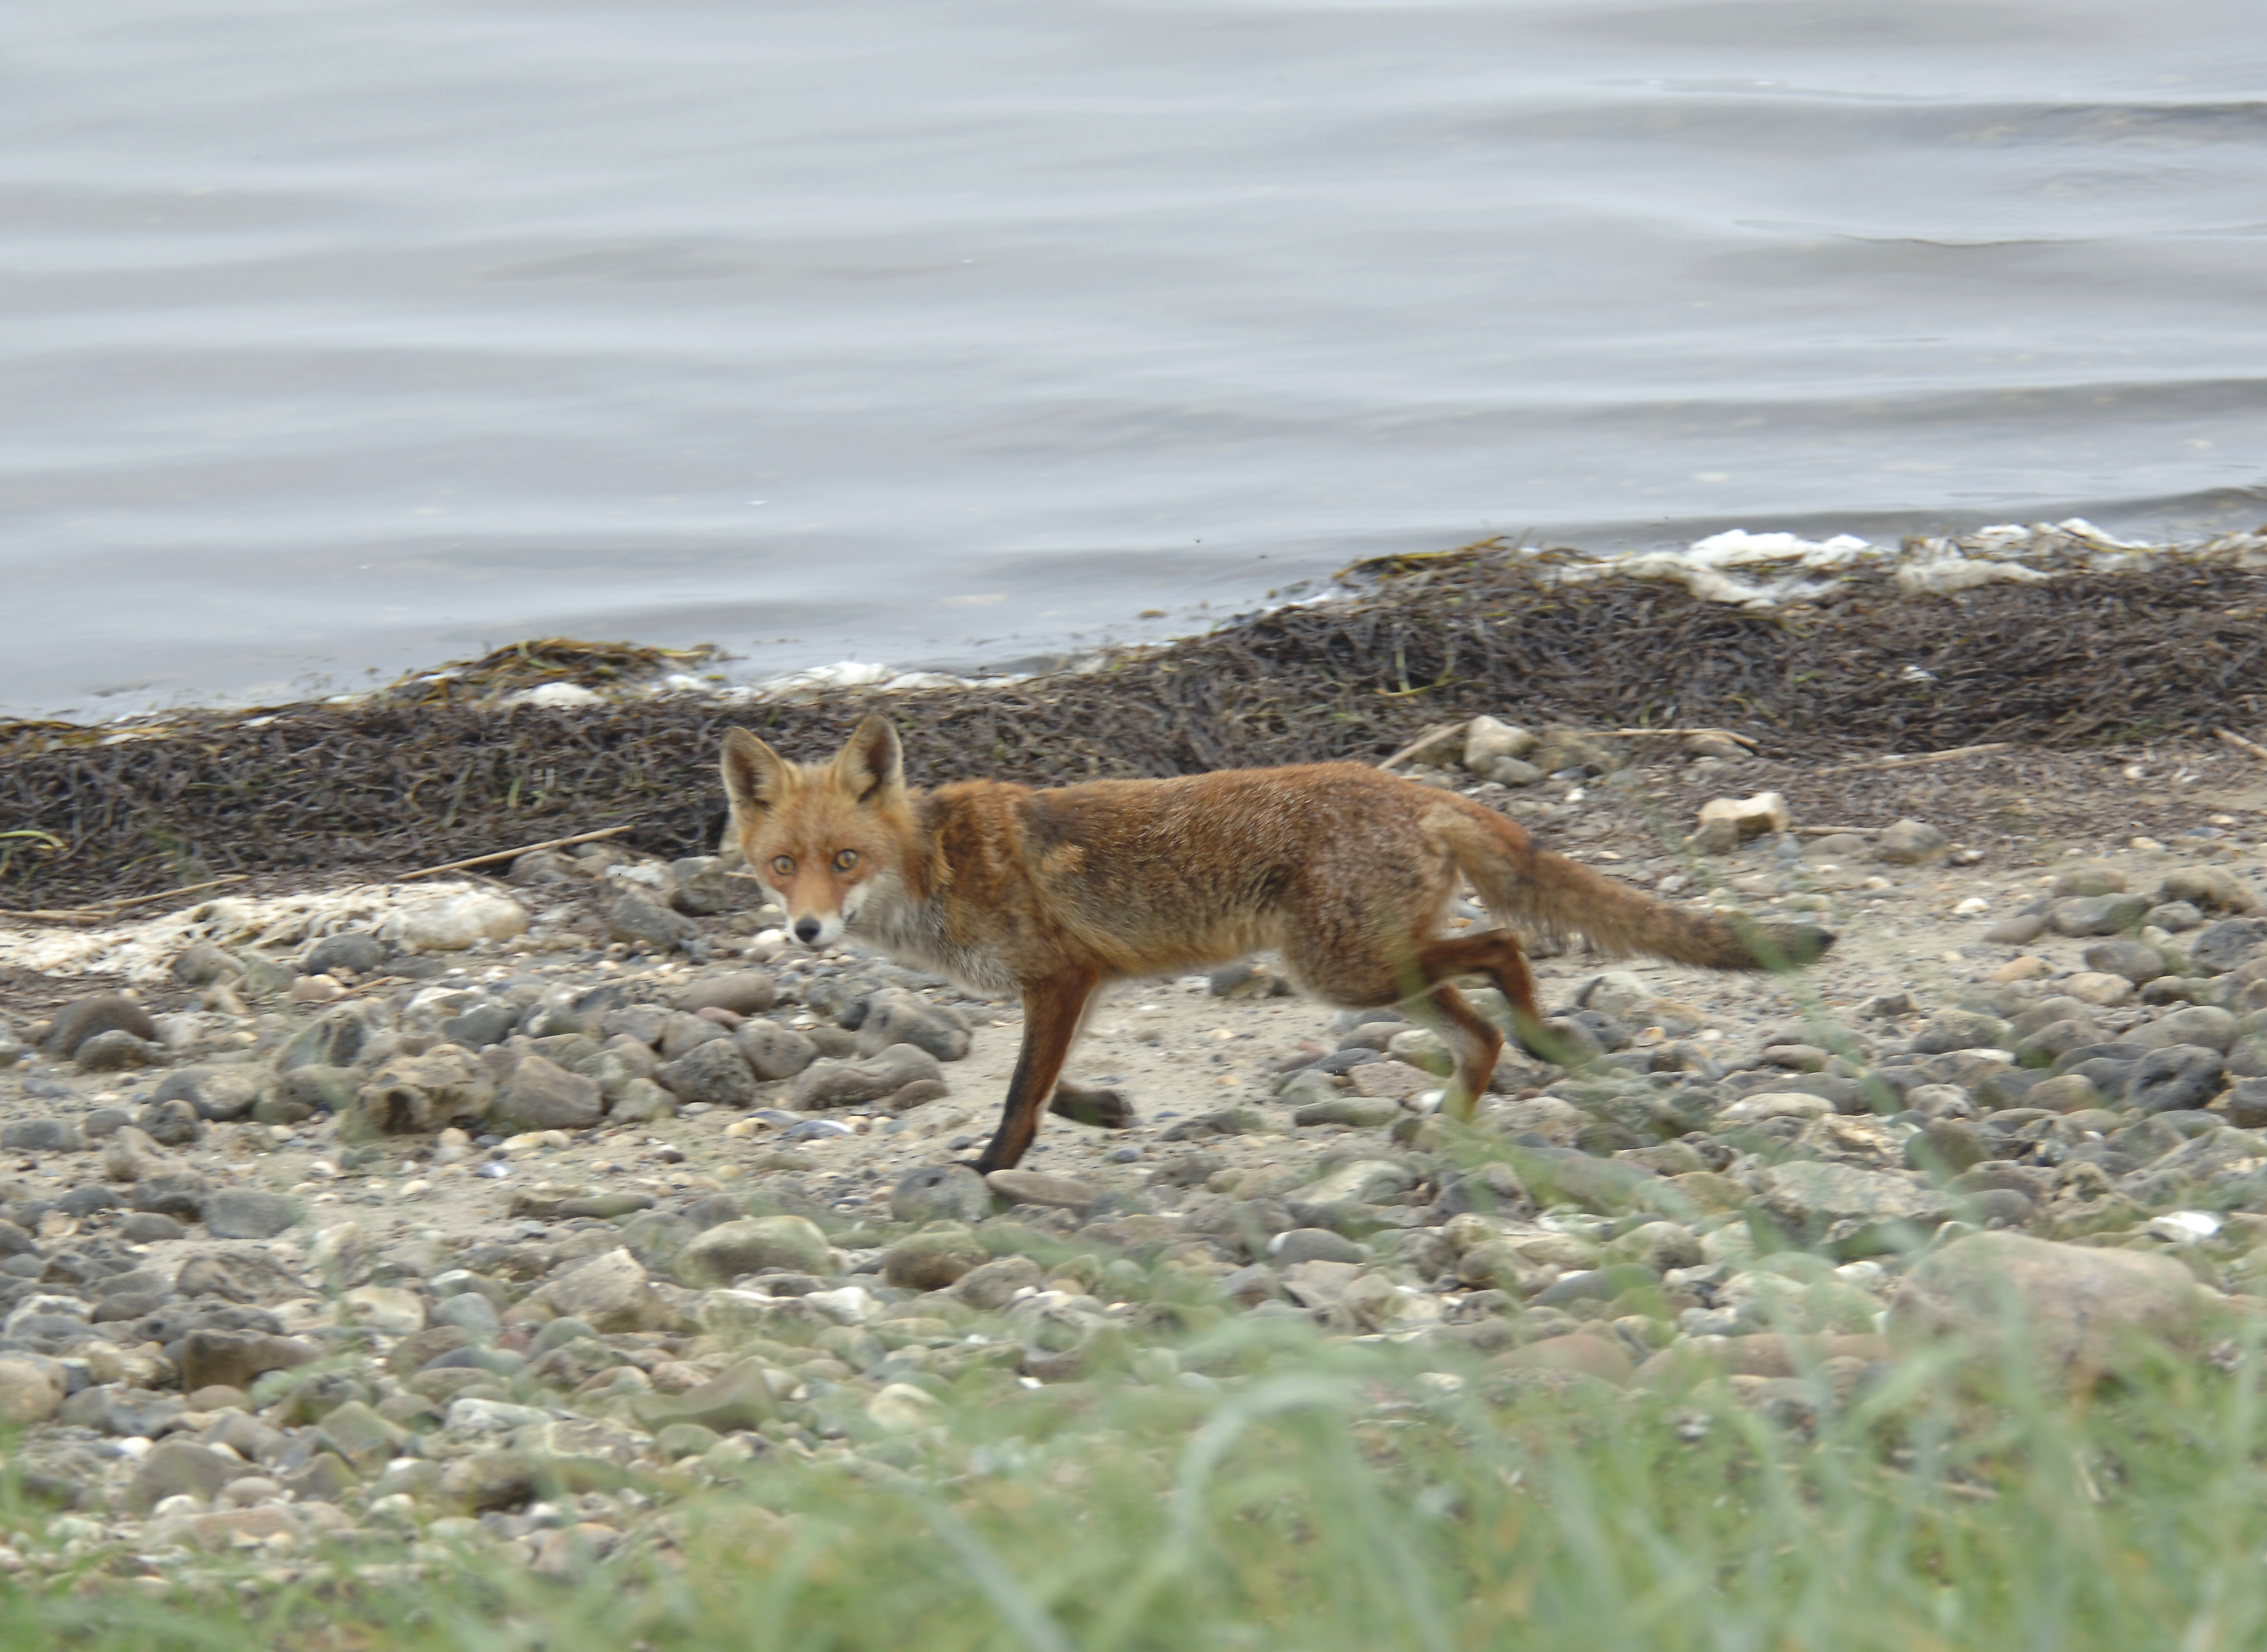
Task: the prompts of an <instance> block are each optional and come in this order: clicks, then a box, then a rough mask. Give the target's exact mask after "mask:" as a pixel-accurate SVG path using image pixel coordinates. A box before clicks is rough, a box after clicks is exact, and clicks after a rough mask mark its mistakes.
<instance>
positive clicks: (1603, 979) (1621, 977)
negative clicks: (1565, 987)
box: [1575, 969, 1654, 1018]
mask: <svg viewBox="0 0 2267 1652" xmlns="http://www.w3.org/2000/svg"><path fill="white" fill-rule="evenodd" d="M1653 999H1654V991H1653V989H1652V988H1651V987H1649V986H1647V985H1646V983H1644V982H1643V981H1641V980H1640V979H1639V978H1638V977H1637V976H1634V975H1632V974H1631V973H1630V972H1629V971H1628V970H1626V969H1609V970H1607V971H1606V973H1605V974H1603V975H1602V976H1598V977H1597V978H1596V980H1594V981H1592V982H1591V983H1589V984H1588V986H1586V987H1584V988H1583V989H1582V990H1581V992H1580V993H1579V994H1577V995H1576V998H1575V1002H1576V1003H1578V1004H1580V1005H1581V1006H1582V1007H1583V1008H1584V1009H1586V1010H1596V1012H1598V1013H1599V1014H1601V1015H1610V1016H1614V1017H1616V1018H1620V1017H1625V1016H1630V1015H1637V1014H1641V1013H1643V1012H1645V1011H1646V1010H1648V1009H1650V1008H1651V1007H1652V1006H1653Z"/></svg>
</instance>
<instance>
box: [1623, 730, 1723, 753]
mask: <svg viewBox="0 0 2267 1652" xmlns="http://www.w3.org/2000/svg"><path fill="white" fill-rule="evenodd" d="M1650 735H1666V736H1668V737H1669V738H1670V739H1676V740H1687V739H1691V737H1693V736H1694V735H1722V736H1723V737H1724V738H1725V739H1726V740H1732V741H1737V742H1739V743H1740V744H1741V745H1743V746H1745V747H1746V748H1747V749H1749V750H1750V751H1760V750H1762V749H1763V742H1760V741H1758V740H1756V739H1754V738H1752V737H1751V736H1750V735H1743V734H1741V733H1739V732H1737V731H1736V730H1735V729H1730V728H1600V729H1596V730H1595V731H1593V733H1592V738H1594V739H1597V740H1643V739H1646V738H1647V737H1648V736H1650Z"/></svg>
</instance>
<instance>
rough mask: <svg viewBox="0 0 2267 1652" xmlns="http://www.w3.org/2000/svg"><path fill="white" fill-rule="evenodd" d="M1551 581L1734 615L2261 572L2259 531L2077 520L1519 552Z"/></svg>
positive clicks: (1729, 535)
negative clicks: (2232, 570)
mask: <svg viewBox="0 0 2267 1652" xmlns="http://www.w3.org/2000/svg"><path fill="white" fill-rule="evenodd" d="M1516 554H1520V555H1524V556H1530V557H1533V558H1535V559H1536V560H1537V570H1536V571H1537V574H1540V575H1541V576H1542V577H1543V578H1544V579H1545V580H1548V581H1552V582H1555V583H1559V584H1580V583H1582V582H1584V581H1591V580H1604V579H1641V580H1643V579H1653V580H1668V581H1673V582H1675V583H1676V584H1679V585H1682V586H1684V588H1685V589H1687V590H1689V591H1691V593H1692V594H1693V595H1694V596H1698V597H1700V598H1701V599H1702V600H1704V601H1706V602H1713V603H1726V604H1728V605H1730V606H1735V607H1741V608H1777V607H1779V606H1781V605H1783V604H1786V603H1807V602H1815V601H1816V600H1817V599H1818V598H1819V597H1821V596H1825V595H1826V594H1827V593H1829V592H1830V591H1831V590H1832V589H1833V588H1835V587H1836V586H1838V585H1839V584H1841V583H1842V582H1843V581H1845V580H1847V579H1849V578H1851V577H1852V576H1855V575H1858V574H1884V573H1886V574H1889V576H1890V577H1891V578H1892V579H1894V580H1895V581H1896V582H1897V588H1898V589H1899V590H1901V591H1903V592H1904V593H1905V594H1907V595H1908V596H1923V595H1945V594H1948V593H1950V592H1954V591H1964V590H1971V589H1973V588H1976V587H1977V586H1979V585H1989V584H1992V583H1995V582H1999V581H2043V580H2052V579H2058V578H2061V577H2063V576H2065V575H2067V574H2104V573H2130V572H2132V571H2134V570H2136V569H2139V568H2142V567H2146V566H2147V565H2148V564H2150V563H2152V562H2156V561H2166V562H2181V563H2190V564H2205V565H2212V566H2219V567H2240V568H2247V569H2267V531H2263V532H2252V533H2231V534H2222V535H2220V536H2219V537H2218V538H2216V539H2208V540H2205V541H2204V542H2203V543H2201V544H2197V545H2154V544H2148V543H2145V542H2142V541H2138V540H2132V539H2120V538H2118V537H2117V536H2116V535H2114V534H2110V533H2107V532H2105V531H2103V530H2102V529H2100V528H2097V527H2095V525H2094V524H2093V523H2090V522H2088V521H2087V520H2086V518H2085V517H2083V516H2072V517H2068V518H2066V519H2065V520H2064V521H2061V522H2055V523H2028V524H2026V523H1999V524H1997V525H1995V526H1992V527H1989V528H1978V529H1977V530H1974V531H1973V532H1970V533H1963V534H1944V535H1923V536H1917V537H1913V538H1910V539H1906V540H1904V542H1903V543H1901V544H1898V545H1874V544H1873V543H1872V542H1870V541H1868V540H1865V539H1860V538H1859V537H1856V536H1855V535H1852V534H1836V535H1835V536H1834V537H1831V538H1829V539H1805V538H1803V537H1801V536H1800V535H1798V534H1791V533H1749V532H1747V531H1746V530H1742V529H1737V528H1735V529H1732V530H1729V531H1728V532H1724V533H1718V534H1711V535H1709V536H1708V537H1706V538H1705V539H1700V540H1696V541H1695V542H1694V543H1693V544H1691V545H1688V546H1686V547H1685V548H1684V549H1683V550H1681V551H1646V552H1636V553H1634V554H1632V555H1627V556H1602V557H1589V556H1574V555H1569V554H1568V553H1566V552H1542V551H1522V552H1518V553H1516Z"/></svg>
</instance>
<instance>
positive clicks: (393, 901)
mask: <svg viewBox="0 0 2267 1652" xmlns="http://www.w3.org/2000/svg"><path fill="white" fill-rule="evenodd" d="M480 887H481V886H478V885H475V884H472V883H467V882H465V881H462V880H457V881H448V882H431V883H428V882H424V881H418V882H416V883H358V884H353V885H349V886H348V888H342V889H329V890H325V891H323V892H322V893H320V894H315V893H310V892H304V891H303V892H300V893H297V894H291V895H224V896H222V897H220V898H219V899H217V900H209V901H200V902H198V903H196V904H194V905H193V906H185V907H181V908H179V909H178V910H174V911H171V912H167V913H165V914H163V915H161V916H157V917H142V918H135V919H132V920H130V921H121V922H119V923H115V924H106V925H100V926H99V927H96V928H92V929H81V928H77V927H64V926H60V925H52V924H41V923H37V922H25V921H23V920H21V919H10V918H0V965H8V966H11V967H13V968H15V969H32V970H37V971H39V972H40V973H41V974H43V975H50V976H90V975H99V976H122V977H124V978H125V979H126V980H128V981H130V982H136V983H142V982H153V981H160V980H163V979H165V977H166V974H167V972H168V971H169V970H170V969H172V962H173V959H174V957H175V956H176V955H177V954H179V953H180V950H181V949H182V948H183V947H187V946H188V945H189V944H191V943H192V942H194V941H200V940H209V941H211V942H212V943H213V944H214V945H215V946H217V947H231V948H233V947H250V948H252V949H253V950H254V951H257V952H269V951H272V950H275V949H279V948H289V947H297V946H299V945H300V944H302V943H303V942H305V941H309V940H313V939H319V938H320V937H322V936H325V935H334V934H336V933H338V932H340V931H341V930H347V929H369V928H375V927H376V926H377V925H379V924H380V923H383V922H384V921H385V920H386V919H387V918H390V917H394V916H396V915H397V914H400V913H404V912H407V911H408V910H411V909H413V908H416V907H422V906H427V905H435V904H438V903H441V902H443V901H446V900H448V899H451V897H454V896H457V895H468V894H472V893H473V892H474V891H475V890H476V889H478V888H480Z"/></svg>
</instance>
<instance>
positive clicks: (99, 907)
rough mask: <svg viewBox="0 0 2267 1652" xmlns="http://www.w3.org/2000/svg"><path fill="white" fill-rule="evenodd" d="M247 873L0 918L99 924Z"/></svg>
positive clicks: (0, 910) (5, 912) (3, 913)
mask: <svg viewBox="0 0 2267 1652" xmlns="http://www.w3.org/2000/svg"><path fill="white" fill-rule="evenodd" d="M245 876H246V874H243V873H241V872H231V873H230V874H228V876H226V877H224V878H213V879H209V880H208V881H205V882H203V883H185V884H183V885H182V886H181V887H180V888H178V889H160V890H159V891H158V893H157V894H155V895H129V896H128V897H127V898H125V899H123V900H118V901H98V902H96V903H94V904H93V905H92V906H73V907H67V908H64V909H62V910H58V911H45V910H35V911H29V912H18V911H15V910H10V909H8V908H4V907H0V917H26V918H33V919H36V920H38V921H39V922H40V923H42V924H99V923H102V922H103V921H104V920H105V919H107V918H112V917H117V916H118V914H119V913H121V912H122V911H124V910H126V909H127V908H128V907H129V906H147V905H149V904H150V902H152V901H170V900H172V898H173V897H174V896H175V895H194V894H195V893H196V892H197V891H198V890H200V889H217V888H220V886H221V885H223V884H224V883H241V882H243V881H244V880H245Z"/></svg>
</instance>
